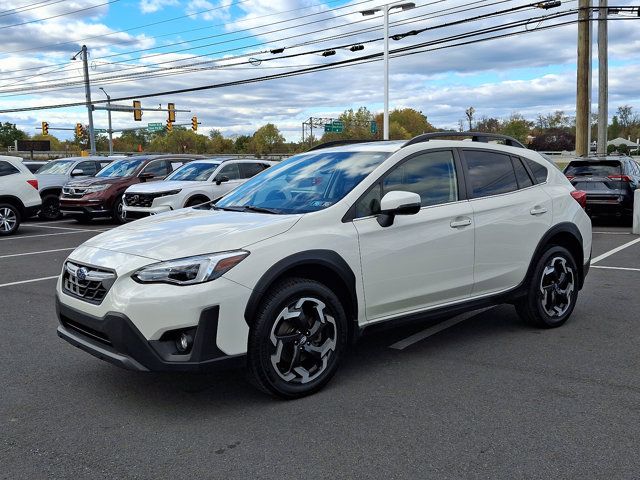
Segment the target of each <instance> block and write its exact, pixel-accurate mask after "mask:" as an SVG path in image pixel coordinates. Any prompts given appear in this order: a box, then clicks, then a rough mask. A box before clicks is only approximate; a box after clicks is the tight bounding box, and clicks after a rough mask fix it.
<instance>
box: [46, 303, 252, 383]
mask: <svg viewBox="0 0 640 480" xmlns="http://www.w3.org/2000/svg"><path fill="white" fill-rule="evenodd" d="M56 311H57V314H58V319H59V320H60V325H59V326H58V331H57V333H58V336H59V337H60V338H62V339H63V340H66V341H67V342H69V343H70V344H71V345H74V346H75V347H78V348H80V349H81V350H84V351H85V352H87V353H90V354H91V355H93V356H95V357H97V358H100V359H101V360H105V361H107V362H109V363H112V364H114V365H117V366H119V367H122V368H126V369H128V370H136V371H142V372H146V371H154V372H204V371H210V370H212V369H214V368H218V367H219V366H221V365H222V364H225V365H226V364H233V363H236V362H234V360H239V359H241V358H242V357H243V356H230V355H226V354H225V353H224V352H222V351H221V350H220V349H218V347H217V345H216V335H217V331H218V307H211V308H208V309H205V310H203V311H202V314H201V315H200V320H199V322H198V326H197V328H196V333H195V338H194V343H193V347H192V349H191V352H190V353H189V354H183V355H181V354H178V352H176V351H175V347H174V339H173V338H172V336H171V335H166V334H165V335H163V337H162V338H161V339H160V340H153V341H148V340H147V339H146V338H144V336H143V335H142V333H140V331H139V330H138V329H137V328H136V327H135V325H134V324H133V323H132V322H131V320H130V319H129V318H127V316H126V315H123V314H121V313H115V312H109V313H107V314H106V315H105V316H104V317H102V318H99V317H94V316H92V315H88V314H86V313H84V312H81V311H79V310H76V309H74V308H71V307H68V306H66V305H64V304H62V303H60V300H59V299H58V298H56Z"/></svg>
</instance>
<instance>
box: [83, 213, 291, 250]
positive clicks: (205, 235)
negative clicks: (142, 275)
mask: <svg viewBox="0 0 640 480" xmlns="http://www.w3.org/2000/svg"><path fill="white" fill-rule="evenodd" d="M300 217H301V215H271V214H266V213H252V212H229V211H223V210H202V209H193V208H185V209H181V210H176V211H174V212H168V213H163V214H160V215H154V216H151V217H147V218H144V219H141V220H137V221H135V222H131V223H128V224H125V225H123V226H121V227H118V228H115V229H113V230H110V231H108V232H104V233H102V234H100V235H98V236H96V237H93V238H92V239H90V240H88V241H87V242H85V243H84V245H87V246H90V247H95V248H100V249H103V250H111V251H114V252H121V253H128V254H131V255H138V256H141V257H146V258H151V259H154V260H170V259H174V258H181V257H190V256H192V255H202V254H205V253H213V252H222V251H226V250H235V249H238V248H244V247H247V246H248V245H251V244H253V243H256V242H259V241H261V240H264V239H266V238H269V237H273V236H275V235H279V234H281V233H284V232H286V231H287V230H288V229H290V228H291V227H292V226H293V225H295V223H296V222H297V221H298V220H299V219H300Z"/></svg>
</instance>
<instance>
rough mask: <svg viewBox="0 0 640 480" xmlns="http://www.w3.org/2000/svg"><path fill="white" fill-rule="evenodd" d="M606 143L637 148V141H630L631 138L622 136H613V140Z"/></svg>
mask: <svg viewBox="0 0 640 480" xmlns="http://www.w3.org/2000/svg"><path fill="white" fill-rule="evenodd" d="M607 145H614V146H616V147H619V146H620V145H626V146H627V147H629V148H637V147H638V143H637V142H632V141H631V140H627V139H626V138H622V137H618V138H614V139H613V140H609V141H608V142H607Z"/></svg>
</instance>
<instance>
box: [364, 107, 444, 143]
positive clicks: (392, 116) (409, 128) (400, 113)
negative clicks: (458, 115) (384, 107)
mask: <svg viewBox="0 0 640 480" xmlns="http://www.w3.org/2000/svg"><path fill="white" fill-rule="evenodd" d="M383 122H384V118H383V114H382V113H379V114H378V115H376V123H377V124H378V137H379V138H382V133H383V132H382V128H383ZM435 130H436V129H435V128H434V127H433V125H431V124H430V123H429V121H428V120H427V117H425V116H424V115H423V114H422V112H419V111H417V110H415V109H413V108H402V109H395V110H392V111H391V113H389V138H390V139H391V140H400V139H408V138H413V137H415V136H417V135H421V134H423V133H429V132H435ZM367 138H368V137H367Z"/></svg>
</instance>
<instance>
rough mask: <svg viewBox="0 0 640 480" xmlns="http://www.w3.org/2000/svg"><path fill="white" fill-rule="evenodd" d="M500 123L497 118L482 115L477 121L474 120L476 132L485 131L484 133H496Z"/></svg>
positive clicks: (498, 130)
mask: <svg viewBox="0 0 640 480" xmlns="http://www.w3.org/2000/svg"><path fill="white" fill-rule="evenodd" d="M500 128H501V124H500V120H498V119H497V118H493V117H491V118H487V117H482V118H480V120H479V121H477V122H476V128H475V129H476V130H477V131H478V132H486V133H498V132H500Z"/></svg>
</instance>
